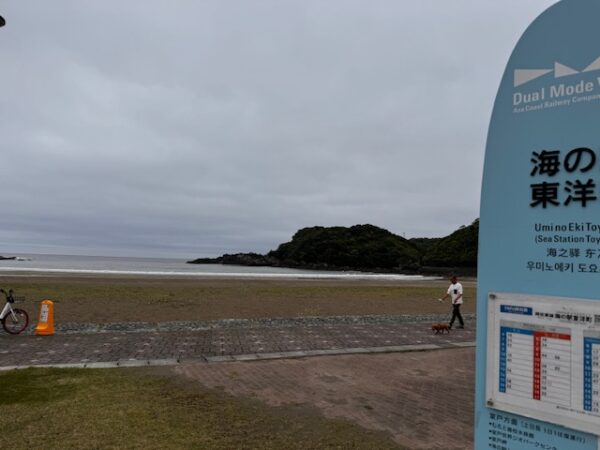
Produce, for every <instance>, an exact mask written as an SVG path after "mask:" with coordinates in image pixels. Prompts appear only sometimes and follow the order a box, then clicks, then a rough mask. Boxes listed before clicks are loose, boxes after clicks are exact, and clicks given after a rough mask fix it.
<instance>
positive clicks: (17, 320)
mask: <svg viewBox="0 0 600 450" xmlns="http://www.w3.org/2000/svg"><path fill="white" fill-rule="evenodd" d="M13 313H14V314H10V313H9V314H7V316H6V317H5V318H4V319H2V326H3V327H4V329H5V330H6V332H7V333H10V334H19V333H20V332H21V331H23V330H24V329H25V328H27V325H28V324H29V316H28V315H27V312H26V311H24V310H22V309H19V308H15V309H13Z"/></svg>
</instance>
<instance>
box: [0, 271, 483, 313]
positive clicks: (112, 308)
mask: <svg viewBox="0 0 600 450" xmlns="http://www.w3.org/2000/svg"><path fill="white" fill-rule="evenodd" d="M463 284H464V287H465V304H464V306H463V308H462V310H463V311H464V312H467V313H468V312H474V311H475V295H476V292H475V291H476V287H475V283H474V282H473V281H465V282H463ZM0 286H3V287H5V288H8V287H12V288H13V289H15V291H16V293H17V295H24V296H25V297H26V298H27V302H26V303H25V304H24V307H25V309H26V310H28V311H29V314H30V316H31V317H32V318H35V316H36V314H37V311H38V310H39V302H40V301H41V300H43V299H45V298H50V299H52V300H58V302H59V303H57V304H56V306H55V310H56V316H55V320H56V322H97V323H106V322H129V321H145V322H161V321H174V320H218V319H253V318H264V317H302V316H337V315H370V314H374V315H378V314H427V313H449V312H450V309H451V307H450V305H449V303H448V302H446V303H443V304H441V303H439V302H437V301H436V299H437V298H439V297H440V296H442V295H443V294H444V293H445V291H446V289H447V287H448V282H447V281H446V280H434V281H403V282H391V281H377V280H375V281H364V280H360V281H356V280H353V281H350V280H298V279H295V280H294V279H290V280H255V279H254V280H250V279H198V278H195V279H189V278H173V277H164V278H163V277H145V278H144V277H138V278H132V277H129V278H128V277H83V276H56V277H52V276H44V277H39V276H25V277H18V276H10V275H7V276H1V277H0Z"/></svg>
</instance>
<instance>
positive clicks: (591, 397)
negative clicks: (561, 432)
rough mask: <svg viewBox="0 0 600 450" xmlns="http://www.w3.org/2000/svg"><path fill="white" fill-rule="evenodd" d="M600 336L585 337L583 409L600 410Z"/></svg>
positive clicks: (595, 411)
mask: <svg viewBox="0 0 600 450" xmlns="http://www.w3.org/2000/svg"><path fill="white" fill-rule="evenodd" d="M599 362H600V336H585V335H584V337H583V409H585V410H586V411H590V412H594V413H599V412H600V406H599V404H600V393H599V391H600V367H599Z"/></svg>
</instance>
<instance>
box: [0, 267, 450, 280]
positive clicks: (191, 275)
mask: <svg viewBox="0 0 600 450" xmlns="http://www.w3.org/2000/svg"><path fill="white" fill-rule="evenodd" d="M3 276H21V277H46V276H55V277H99V278H102V277H108V278H110V277H125V278H139V277H143V278H146V277H148V278H182V279H195V278H196V279H211V278H214V279H228V278H231V279H255V280H261V279H264V280H302V279H306V280H347V281H376V280H381V281H395V282H402V281H435V280H440V279H445V277H442V276H433V275H420V274H418V275H417V274H415V275H410V274H406V275H404V274H389V273H374V272H338V271H332V273H330V274H329V273H324V272H315V273H310V272H309V271H307V272H306V273H254V272H170V271H134V270H132V271H119V270H94V269H37V268H26V269H25V268H24V269H12V268H10V269H4V268H0V277H3Z"/></svg>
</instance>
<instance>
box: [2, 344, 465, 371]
mask: <svg viewBox="0 0 600 450" xmlns="http://www.w3.org/2000/svg"><path fill="white" fill-rule="evenodd" d="M469 347H475V342H456V343H443V344H410V345H396V346H388V347H364V348H362V347H359V348H339V349H328V350H305V351H294V352H276V353H250V354H245V355H223V356H201V357H198V358H189V359H185V360H182V359H127V360H118V361H106V362H104V361H103V362H79V363H60V364H30V365H23V366H2V367H0V372H6V371H9V370H17V369H29V368H32V367H36V368H56V369H72V368H75V369H114V368H117V367H149V366H176V365H178V364H182V363H221V362H240V361H267V360H273V359H297V358H307V357H314V356H340V355H361V354H377V353H406V352H422V351H430V350H447V349H452V348H454V349H456V348H469Z"/></svg>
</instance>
